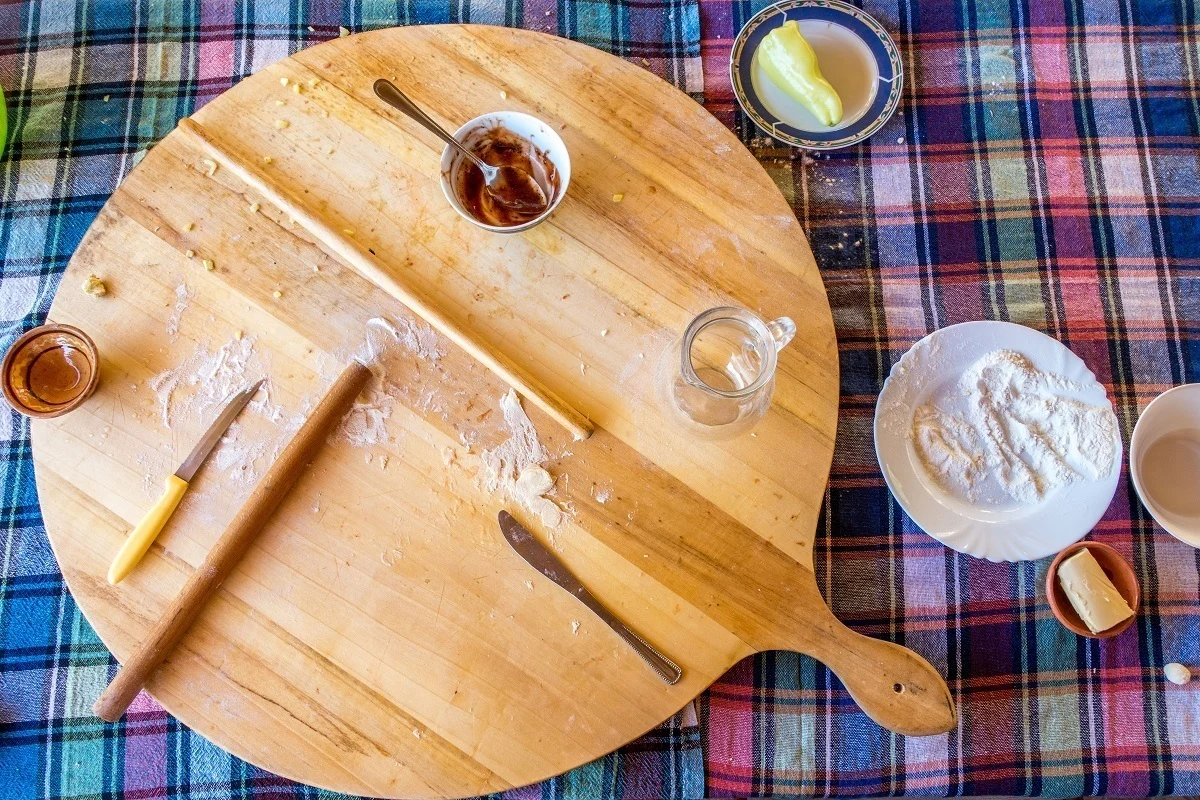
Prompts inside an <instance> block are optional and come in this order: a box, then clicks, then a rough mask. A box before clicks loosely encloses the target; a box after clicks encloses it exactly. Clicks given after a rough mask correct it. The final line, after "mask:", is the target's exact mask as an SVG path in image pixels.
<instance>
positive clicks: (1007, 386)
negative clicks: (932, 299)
mask: <svg viewBox="0 0 1200 800" xmlns="http://www.w3.org/2000/svg"><path fill="white" fill-rule="evenodd" d="M875 452H876V454H877V456H878V458H879V466H880V469H882V470H883V477H884V479H885V480H886V481H887V484H888V488H889V489H891V490H892V494H893V495H895V497H896V499H897V500H898V501H899V503H900V505H901V507H903V508H904V510H905V512H906V513H907V514H908V515H909V516H910V517H912V519H913V521H914V522H916V523H917V525H919V526H920V527H921V529H922V530H924V531H925V532H926V533H928V534H929V535H930V536H933V537H934V538H935V539H938V540H939V541H941V542H942V543H943V544H945V545H946V546H947V547H951V548H953V549H955V550H958V551H959V552H962V553H967V554H968V555H972V556H976V557H977V558H986V559H988V560H990V561H1024V560H1029V559H1038V558H1044V557H1046V556H1049V555H1053V554H1054V553H1057V552H1058V551H1059V550H1062V549H1063V548H1064V547H1066V546H1067V545H1069V544H1072V543H1074V542H1077V541H1079V540H1080V539H1082V538H1083V537H1084V536H1086V535H1087V533H1088V531H1090V530H1091V529H1092V528H1093V527H1094V526H1095V525H1096V523H1097V522H1099V521H1100V518H1101V517H1102V516H1103V515H1104V512H1105V511H1106V510H1107V509H1108V505H1109V503H1110V502H1111V501H1112V497H1113V494H1114V493H1115V492H1116V489H1117V481H1118V480H1119V478H1120V475H1121V458H1122V455H1123V448H1122V444H1121V437H1120V433H1119V429H1118V426H1117V418H1116V415H1115V414H1114V413H1113V409H1112V403H1111V402H1109V399H1108V395H1107V393H1106V392H1105V390H1104V387H1103V386H1101V385H1100V384H1099V383H1098V382H1097V381H1096V378H1095V376H1094V375H1093V374H1092V373H1091V371H1090V370H1089V369H1088V368H1087V365H1085V364H1084V363H1083V361H1082V360H1081V359H1080V358H1079V357H1078V356H1076V355H1075V354H1074V353H1072V352H1071V351H1070V350H1068V349H1067V348H1066V347H1064V346H1063V345H1062V344H1061V343H1060V342H1058V341H1057V340H1055V339H1052V338H1050V337H1049V336H1046V335H1045V334H1042V333H1038V332H1037V331H1035V330H1033V329H1032V328H1026V327H1025V326H1023V325H1014V324H1012V323H1010V322H964V323H961V324H959V325H952V326H950V327H948V328H943V329H942V330H939V331H935V332H934V333H931V334H930V335H928V336H926V337H925V338H924V339H922V340H921V341H919V342H917V343H916V344H915V345H913V346H912V348H911V349H910V350H909V351H908V352H907V353H905V354H904V356H903V357H902V358H901V359H900V360H899V361H898V362H897V363H896V364H895V366H893V367H892V371H891V374H890V375H889V376H888V379H887V381H885V382H884V384H883V391H882V392H881V393H880V395H879V401H878V402H877V403H876V405H875Z"/></svg>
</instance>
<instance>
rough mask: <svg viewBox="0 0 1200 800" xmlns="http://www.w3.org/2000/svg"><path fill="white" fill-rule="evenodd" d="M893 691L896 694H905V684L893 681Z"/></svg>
mask: <svg viewBox="0 0 1200 800" xmlns="http://www.w3.org/2000/svg"><path fill="white" fill-rule="evenodd" d="M892 691H893V692H895V693H896V694H904V684H903V683H893V684H892Z"/></svg>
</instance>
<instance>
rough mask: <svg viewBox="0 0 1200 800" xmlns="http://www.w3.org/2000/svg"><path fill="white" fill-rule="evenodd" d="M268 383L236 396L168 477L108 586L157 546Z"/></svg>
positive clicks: (123, 551)
mask: <svg viewBox="0 0 1200 800" xmlns="http://www.w3.org/2000/svg"><path fill="white" fill-rule="evenodd" d="M265 380H266V379H265V378H264V379H263V380H262V381H259V382H258V383H256V384H254V385H253V386H251V387H249V388H248V389H245V390H243V391H241V392H239V393H238V394H236V395H234V397H233V399H232V400H230V401H229V402H228V403H227V404H226V405H225V408H224V409H222V410H221V413H220V414H218V415H217V418H216V419H215V420H213V424H212V425H210V426H209V427H208V430H207V431H205V432H204V436H202V437H201V438H200V441H199V442H197V443H196V446H195V447H194V448H192V452H191V453H190V454H189V455H188V457H187V458H185V459H184V460H183V463H182V464H180V465H179V469H177V470H175V474H174V475H168V476H167V484H166V486H165V487H163V493H162V496H161V497H159V498H158V500H157V501H156V502H155V503H154V505H153V506H151V507H150V510H149V511H147V512H146V515H145V516H144V517H142V521H141V522H139V523H138V524H137V527H136V528H134V529H133V530H132V531H130V532H129V536H127V537H126V538H125V543H124V544H122V545H121V549H120V550H118V551H117V556H116V558H114V559H113V562H112V566H110V567H109V568H108V582H109V583H119V582H120V581H121V580H123V579H124V578H125V576H126V575H128V574H129V573H130V572H132V571H133V568H134V567H136V566H137V565H138V562H139V561H141V560H142V556H144V555H146V551H147V550H149V549H150V545H152V544H154V540H155V539H157V538H158V534H159V532H161V531H162V529H163V526H164V525H166V524H167V520H169V519H170V518H171V515H172V514H174V513H175V508H176V506H178V505H179V501H180V500H182V499H183V493H184V492H186V491H187V488H188V483H190V482H191V480H192V478H194V477H196V470H198V469H200V465H201V464H203V463H204V460H205V459H206V458H208V454H209V453H211V452H212V450H213V448H214V447H216V446H217V442H219V441H220V440H221V437H222V436H224V435H225V430H226V429H227V428H228V427H229V424H230V423H231V422H233V419H234V417H236V416H237V415H238V413H239V412H241V410H242V409H243V408H245V406H246V404H247V403H249V402H250V398H251V397H254V394H255V392H257V391H258V388H259V387H260V386H262V385H263V382H264V381H265Z"/></svg>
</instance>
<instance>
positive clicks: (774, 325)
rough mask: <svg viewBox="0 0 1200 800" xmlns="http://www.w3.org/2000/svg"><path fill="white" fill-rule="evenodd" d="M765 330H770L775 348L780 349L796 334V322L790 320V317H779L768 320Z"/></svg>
mask: <svg viewBox="0 0 1200 800" xmlns="http://www.w3.org/2000/svg"><path fill="white" fill-rule="evenodd" d="M767 330H769V331H770V332H771V338H772V339H774V340H775V349H776V350H782V349H783V348H784V347H786V346H787V343H788V342H790V341H791V340H792V337H793V336H795V335H796V323H794V322H792V318H791V317H780V318H779V319H773V320H771V321H770V322H768V323H767Z"/></svg>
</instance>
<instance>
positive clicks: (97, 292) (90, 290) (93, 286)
mask: <svg viewBox="0 0 1200 800" xmlns="http://www.w3.org/2000/svg"><path fill="white" fill-rule="evenodd" d="M83 291H84V292H86V293H87V294H90V295H92V296H93V297H102V296H103V295H106V294H108V287H107V286H105V285H104V281H102V280H100V279H99V278H97V277H96V276H95V275H88V276H87V278H86V279H84V281H83Z"/></svg>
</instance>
